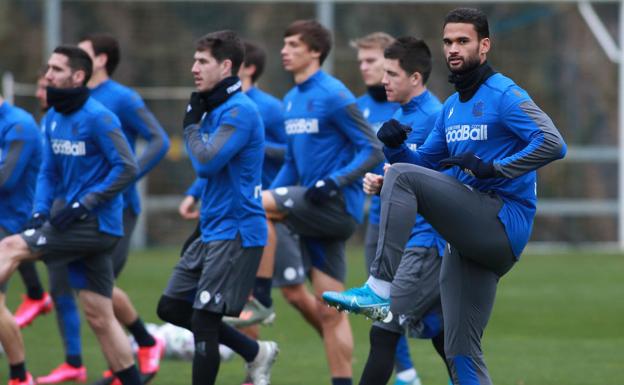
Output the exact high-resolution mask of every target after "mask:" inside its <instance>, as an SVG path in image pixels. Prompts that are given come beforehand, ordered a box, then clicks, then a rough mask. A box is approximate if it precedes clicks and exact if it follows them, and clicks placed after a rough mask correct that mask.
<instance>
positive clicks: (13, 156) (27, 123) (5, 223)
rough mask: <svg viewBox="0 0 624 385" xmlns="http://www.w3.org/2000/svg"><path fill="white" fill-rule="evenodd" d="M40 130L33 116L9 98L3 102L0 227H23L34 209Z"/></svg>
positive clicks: (10, 230) (11, 229)
mask: <svg viewBox="0 0 624 385" xmlns="http://www.w3.org/2000/svg"><path fill="white" fill-rule="evenodd" d="M41 144H42V138H41V132H40V130H39V127H38V126H37V123H36V122H35V120H34V119H33V117H32V116H31V115H30V114H29V113H28V112H26V111H24V110H22V109H21V108H18V107H14V106H11V105H10V104H9V103H7V102H6V101H5V102H3V103H2V105H0V227H1V228H3V229H4V230H5V231H6V232H8V233H12V234H14V233H18V232H20V231H22V230H23V226H24V225H25V224H26V222H27V221H28V219H29V218H30V214H31V213H32V205H33V200H34V196H35V185H36V183H37V173H38V172H39V165H40V164H41Z"/></svg>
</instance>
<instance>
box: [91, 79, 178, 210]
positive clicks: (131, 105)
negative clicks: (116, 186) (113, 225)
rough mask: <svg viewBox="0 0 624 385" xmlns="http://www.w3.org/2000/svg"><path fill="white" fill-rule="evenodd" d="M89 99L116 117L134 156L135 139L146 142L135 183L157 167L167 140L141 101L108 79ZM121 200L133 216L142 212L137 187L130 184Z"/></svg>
mask: <svg viewBox="0 0 624 385" xmlns="http://www.w3.org/2000/svg"><path fill="white" fill-rule="evenodd" d="M91 96H92V97H93V98H94V99H95V100H97V101H98V102H100V103H102V104H103V105H104V106H105V107H106V108H108V109H109V110H111V111H112V112H114V113H115V115H117V117H118V118H119V120H120V121H121V129H122V130H123V133H124V135H125V136H126V139H128V143H130V147H131V148H132V152H133V153H135V152H136V149H135V145H136V140H137V137H141V138H143V139H144V140H145V141H146V142H147V145H146V147H145V149H144V150H143V151H142V152H141V155H140V156H139V157H138V158H137V163H138V165H139V175H138V176H137V178H136V180H139V179H141V178H142V177H143V176H145V174H147V173H148V172H149V171H150V170H151V169H153V168H154V167H155V166H156V165H157V164H158V162H159V161H160V160H161V159H162V158H163V157H164V156H165V154H166V153H167V151H168V150H169V138H168V137H167V134H166V133H165V130H163V128H162V126H161V125H160V123H158V120H156V118H155V117H154V115H153V114H152V113H151V112H150V110H148V109H147V107H146V106H145V103H144V102H143V99H141V97H140V96H139V94H138V93H136V91H134V90H132V89H130V88H128V87H126V86H124V85H122V84H119V83H117V82H116V81H114V80H112V79H108V80H106V81H105V82H103V83H101V84H99V85H98V86H97V87H95V88H93V89H92V90H91ZM123 199H124V208H128V207H130V208H132V210H133V211H134V213H135V214H136V215H138V214H139V213H140V212H141V202H140V199H139V194H138V192H137V189H136V183H132V184H131V185H130V186H129V187H128V188H127V189H126V190H125V191H124V192H123Z"/></svg>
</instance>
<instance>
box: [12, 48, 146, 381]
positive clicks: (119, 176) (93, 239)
mask: <svg viewBox="0 0 624 385" xmlns="http://www.w3.org/2000/svg"><path fill="white" fill-rule="evenodd" d="M91 73H92V62H91V58H90V57H89V55H88V54H87V53H86V52H84V51H83V50H82V49H80V48H78V47H74V46H59V47H57V48H56V49H55V50H54V52H53V53H52V55H51V56H50V58H49V60H48V71H47V73H46V79H47V80H48V84H49V87H48V92H47V100H48V103H49V105H50V106H51V108H50V110H49V111H48V113H47V114H46V116H45V117H44V129H45V133H44V140H45V143H44V150H43V162H42V165H41V171H40V173H39V176H38V179H37V189H36V194H35V201H34V207H33V215H32V217H31V220H30V223H29V225H28V226H27V228H28V229H27V230H26V231H24V232H23V233H21V234H19V235H13V236H10V237H7V238H5V239H3V240H2V242H0V282H6V281H7V280H8V278H9V277H10V275H11V273H12V272H13V271H14V270H15V269H16V268H17V266H18V265H19V263H20V262H21V261H23V260H33V259H36V258H39V257H41V256H43V259H44V260H45V261H46V263H48V264H58V265H65V266H67V268H68V269H69V274H70V278H71V282H72V285H73V286H74V288H76V289H78V290H79V293H78V297H79V299H80V302H81V305H82V307H83V309H84V312H85V316H86V318H87V321H88V322H89V325H90V326H91V328H92V329H93V331H94V333H95V334H96V336H97V338H98V341H99V342H100V346H101V348H102V351H103V353H104V356H105V357H106V360H107V361H108V365H109V367H110V368H111V369H112V370H113V371H114V372H115V375H116V376H117V378H118V379H119V380H120V382H121V383H122V384H124V385H130V384H132V385H136V384H139V383H141V379H140V377H139V372H138V370H137V368H136V366H135V365H134V362H133V358H132V350H131V347H130V343H129V342H128V338H127V337H126V336H125V334H124V332H123V330H122V328H121V326H120V325H119V323H118V322H117V320H116V319H115V316H114V312H113V303H112V299H111V296H112V290H113V285H114V276H113V269H112V263H111V258H112V257H111V253H112V252H113V250H114V248H115V246H116V244H117V242H118V241H119V239H120V238H121V237H122V236H123V223H122V214H123V213H122V210H123V201H122V197H121V195H120V193H121V192H122V191H123V190H124V189H125V188H126V187H128V186H129V185H130V183H131V182H132V181H133V180H134V179H135V177H136V175H137V170H138V167H137V164H136V162H135V160H134V157H133V156H132V152H131V149H130V146H129V145H128V141H127V140H126V139H125V137H124V135H123V133H122V131H121V128H120V126H121V124H120V122H119V119H118V118H117V117H116V116H115V115H114V114H113V113H111V112H110V111H109V110H108V109H106V108H105V107H104V106H102V105H101V104H100V103H99V102H97V101H96V100H94V99H93V98H91V97H90V96H89V89H88V88H87V87H86V84H87V82H88V81H89V78H90V77H91ZM55 198H61V199H62V200H64V202H65V206H64V207H61V208H60V209H58V210H51V206H52V202H53V201H54V200H55ZM48 218H49V219H48Z"/></svg>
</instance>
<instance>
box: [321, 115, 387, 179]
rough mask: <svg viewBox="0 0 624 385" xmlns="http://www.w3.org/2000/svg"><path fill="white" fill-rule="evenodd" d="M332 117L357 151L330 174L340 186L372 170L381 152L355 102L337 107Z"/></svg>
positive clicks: (380, 159)
mask: <svg viewBox="0 0 624 385" xmlns="http://www.w3.org/2000/svg"><path fill="white" fill-rule="evenodd" d="M332 119H333V120H334V123H335V124H336V127H338V128H339V129H340V130H341V131H342V132H343V134H344V135H345V137H347V138H348V139H349V140H350V141H351V142H353V144H354V145H355V148H356V151H357V152H356V154H355V156H354V157H353V159H352V160H351V162H349V163H348V164H347V165H345V166H344V167H343V168H341V169H338V170H336V171H334V172H333V173H332V174H331V175H330V178H331V179H332V180H334V181H335V182H336V184H337V185H338V186H339V187H342V186H346V185H349V184H351V183H353V182H356V181H357V180H359V179H360V178H362V177H363V176H364V174H365V173H366V172H367V171H369V170H372V169H373V168H374V167H375V166H376V165H377V164H378V163H379V162H381V161H382V160H383V154H382V152H381V144H380V143H379V141H378V140H377V139H376V138H375V136H374V135H373V130H372V129H371V127H370V126H369V124H368V122H367V121H366V119H364V116H363V115H362V112H361V111H360V110H359V109H358V108H357V105H356V104H355V103H350V104H348V105H346V106H341V107H339V108H337V109H336V110H335V111H334V112H333V114H332Z"/></svg>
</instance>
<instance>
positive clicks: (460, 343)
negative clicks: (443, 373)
mask: <svg viewBox="0 0 624 385" xmlns="http://www.w3.org/2000/svg"><path fill="white" fill-rule="evenodd" d="M499 278H500V277H499V276H498V275H497V274H496V273H494V272H492V271H491V270H489V269H487V268H485V267H483V266H482V265H479V264H477V263H475V262H473V261H472V260H470V259H468V258H464V257H463V256H462V255H461V254H460V253H459V252H458V250H457V249H455V248H453V247H451V248H450V251H449V252H447V253H446V254H445V256H444V261H443V262H442V272H441V274H440V290H441V296H442V311H443V314H444V328H445V340H444V347H445V349H444V350H445V355H446V359H447V362H448V365H449V367H450V369H451V373H452V378H453V381H454V383H455V384H462V385H488V384H492V381H491V379H490V376H489V373H488V370H487V366H486V364H485V361H484V359H483V352H482V351H481V337H482V335H483V331H484V330H485V326H486V325H487V322H488V320H489V317H490V314H491V312H492V308H493V306H494V297H495V295H496V285H497V283H498V280H499Z"/></svg>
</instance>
